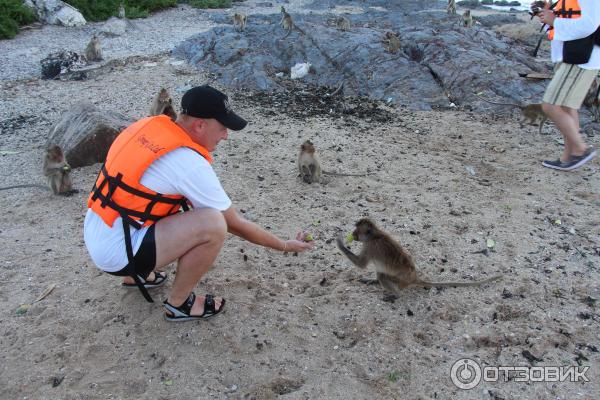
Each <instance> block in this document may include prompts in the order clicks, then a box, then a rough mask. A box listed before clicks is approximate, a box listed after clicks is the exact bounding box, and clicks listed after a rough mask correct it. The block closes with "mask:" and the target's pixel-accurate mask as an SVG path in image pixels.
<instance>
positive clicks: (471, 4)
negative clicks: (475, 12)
mask: <svg viewBox="0 0 600 400" xmlns="http://www.w3.org/2000/svg"><path fill="white" fill-rule="evenodd" d="M480 4H481V3H479V0H462V1H457V2H456V5H459V6H461V7H467V8H477V7H479V5H480Z"/></svg>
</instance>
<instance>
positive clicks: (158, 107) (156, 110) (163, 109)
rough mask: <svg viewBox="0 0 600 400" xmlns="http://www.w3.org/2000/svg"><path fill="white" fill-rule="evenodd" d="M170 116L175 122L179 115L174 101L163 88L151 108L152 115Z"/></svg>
mask: <svg viewBox="0 0 600 400" xmlns="http://www.w3.org/2000/svg"><path fill="white" fill-rule="evenodd" d="M162 114H164V115H168V116H169V117H171V119H172V120H173V121H175V120H176V119H177V113H176V112H175V109H174V108H173V99H171V95H169V92H167V89H165V88H162V89H160V91H159V92H158V93H157V94H156V96H155V97H154V100H153V101H152V105H151V106H150V115H162Z"/></svg>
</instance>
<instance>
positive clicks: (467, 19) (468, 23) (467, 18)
mask: <svg viewBox="0 0 600 400" xmlns="http://www.w3.org/2000/svg"><path fill="white" fill-rule="evenodd" d="M460 21H461V25H462V26H464V27H466V28H470V27H472V26H473V16H472V15H471V10H465V12H464V13H463V15H462V17H461V19H460Z"/></svg>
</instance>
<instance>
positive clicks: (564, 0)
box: [548, 0, 581, 40]
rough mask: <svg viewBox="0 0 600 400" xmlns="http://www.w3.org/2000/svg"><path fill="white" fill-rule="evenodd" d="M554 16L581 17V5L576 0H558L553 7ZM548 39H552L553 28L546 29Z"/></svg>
mask: <svg viewBox="0 0 600 400" xmlns="http://www.w3.org/2000/svg"><path fill="white" fill-rule="evenodd" d="M554 15H556V18H581V7H579V3H578V2H577V0H558V3H557V4H556V6H555V7H554ZM548 39H550V40H552V39H554V29H553V28H550V29H549V30H548Z"/></svg>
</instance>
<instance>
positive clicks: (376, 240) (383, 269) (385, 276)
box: [337, 218, 501, 295]
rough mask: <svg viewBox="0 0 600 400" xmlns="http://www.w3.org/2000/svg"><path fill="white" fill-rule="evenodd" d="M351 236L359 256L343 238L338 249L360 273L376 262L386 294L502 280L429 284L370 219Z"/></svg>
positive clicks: (410, 260)
mask: <svg viewBox="0 0 600 400" xmlns="http://www.w3.org/2000/svg"><path fill="white" fill-rule="evenodd" d="M352 236H353V238H354V239H355V240H358V241H360V242H362V243H363V247H362V249H361V251H360V253H359V254H358V255H356V254H354V253H352V251H350V250H349V249H348V248H347V247H346V246H345V245H344V236H343V235H340V236H339V237H338V238H337V245H338V247H339V249H340V250H341V251H342V252H343V253H344V254H345V255H346V257H348V258H349V259H350V261H352V263H353V264H354V265H356V266H357V267H359V268H361V269H364V268H366V267H367V265H368V264H369V262H373V264H375V268H376V271H377V280H378V281H379V283H380V284H381V286H383V288H384V289H385V290H386V291H388V292H390V293H392V294H394V295H397V294H398V293H399V292H400V291H401V290H402V289H404V288H405V287H407V286H410V285H418V286H425V287H449V286H479V285H483V284H484V283H488V282H492V281H495V280H498V279H501V276H500V275H497V276H494V277H492V278H489V279H485V280H482V281H475V282H429V281H426V280H423V279H421V278H419V277H418V276H417V271H416V268H415V264H414V262H413V260H412V258H411V256H410V254H408V253H407V252H406V251H405V250H404V249H403V248H402V246H400V244H399V243H398V242H396V241H395V240H394V239H392V237H390V236H389V235H388V234H387V233H385V232H383V231H382V230H381V229H379V228H378V227H377V226H376V225H375V223H373V221H371V220H370V219H368V218H363V219H361V220H359V221H358V222H357V223H356V229H355V230H354V232H353V233H352Z"/></svg>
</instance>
